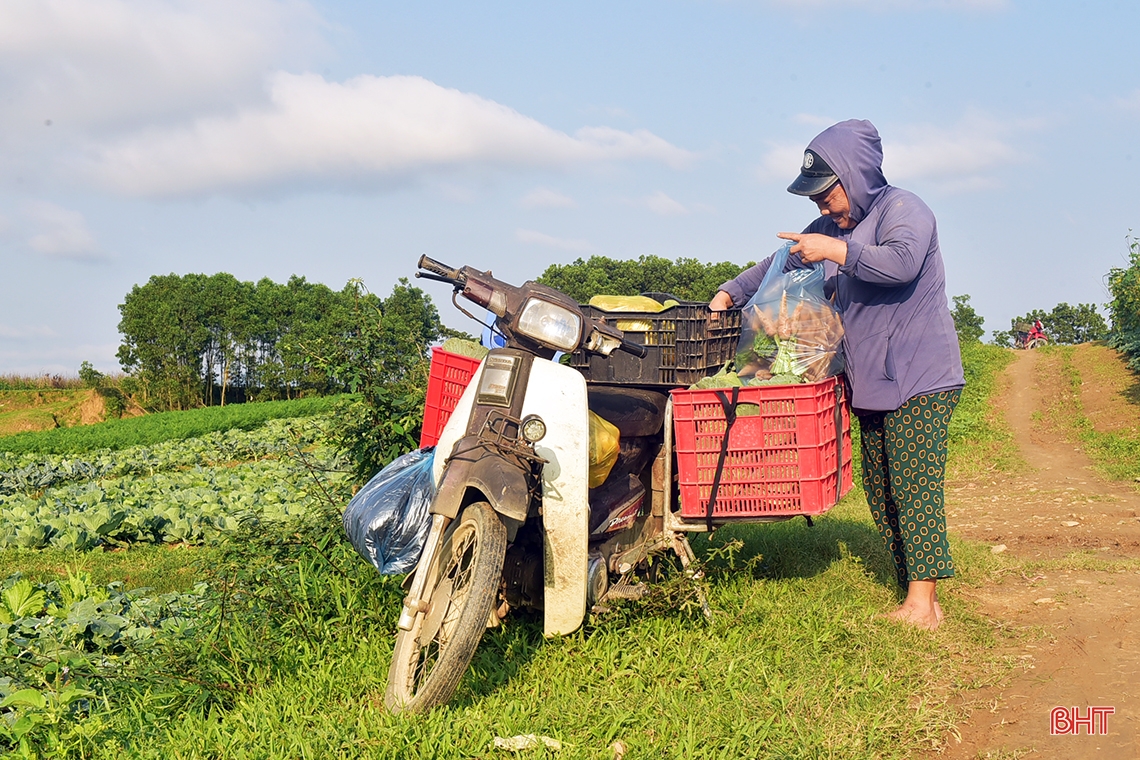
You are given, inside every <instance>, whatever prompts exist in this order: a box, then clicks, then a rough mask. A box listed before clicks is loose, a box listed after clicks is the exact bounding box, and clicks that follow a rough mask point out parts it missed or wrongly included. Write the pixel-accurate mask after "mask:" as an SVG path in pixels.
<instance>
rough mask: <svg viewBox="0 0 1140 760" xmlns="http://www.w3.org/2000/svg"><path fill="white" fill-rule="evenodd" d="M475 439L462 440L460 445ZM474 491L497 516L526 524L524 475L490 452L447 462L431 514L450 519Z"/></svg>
mask: <svg viewBox="0 0 1140 760" xmlns="http://www.w3.org/2000/svg"><path fill="white" fill-rule="evenodd" d="M468 440H470V442H471V443H474V442H475V441H476V440H477V439H476V438H475V437H472V438H470V439H463V441H461V448H463V447H462V443H463V442H465V441H468ZM472 489H474V490H475V491H478V492H479V494H481V495H482V497H483V498H485V499H486V500H487V502H488V503H489V504H490V505H491V508H492V509H494V510H495V511H496V512H498V513H499V514H501V515H504V516H506V517H509V518H511V519H512V520H514V521H516V523H519V524H521V523H523V522H525V521H526V512H527V507H528V506H529V505H530V489H529V488H528V487H527V478H526V474H525V473H524V472H523V471H522V469H521V468H520V467H519V466H518V465H517V464H515V463H513V462H508V461H507V460H505V459H503V457H501V456H499V455H498V454H496V453H495V452H494V451H493V450H491V449H484V448H480V449H475V450H473V451H472V452H471V453H470V454H462V455H460V456H457V457H453V458H452V460H451V461H450V462H449V463H448V466H447V471H446V473H445V475H444V478H443V482H441V483H440V486H439V492H438V493H436V496H435V500H434V501H432V505H431V510H430V511H431V513H432V514H433V515H445V516H447V517H451V518H454V517H455V516H456V515H458V514H459V510H460V508H462V507H463V506H464V505H465V504H469V503H470V502H472V501H475V500H476V499H475V498H472V494H471V491H472Z"/></svg>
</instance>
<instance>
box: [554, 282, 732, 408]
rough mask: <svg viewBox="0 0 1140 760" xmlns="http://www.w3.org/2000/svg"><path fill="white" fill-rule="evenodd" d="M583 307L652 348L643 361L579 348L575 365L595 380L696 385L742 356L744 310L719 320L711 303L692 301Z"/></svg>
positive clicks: (618, 353)
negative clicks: (650, 307) (712, 317)
mask: <svg viewBox="0 0 1140 760" xmlns="http://www.w3.org/2000/svg"><path fill="white" fill-rule="evenodd" d="M582 311H583V312H584V313H585V314H586V316H588V317H591V318H593V319H597V320H599V321H603V322H606V323H607V324H611V325H614V326H615V327H617V328H618V329H619V330H622V332H624V333H625V337H626V340H628V341H630V342H632V343H639V344H641V345H643V346H645V347H646V348H647V349H648V350H649V353H648V354H647V355H646V356H645V358H643V359H640V358H638V357H636V356H633V355H632V354H629V353H626V352H625V351H614V352H613V353H612V354H611V355H610V356H608V357H605V356H597V355H593V354H587V353H586V352H584V351H576V352H575V353H574V354H573V355H572V356H571V358H570V364H571V366H573V367H574V368H575V369H577V370H579V371H580V372H581V373H582V374H583V375H584V376H585V377H586V382H591V383H624V384H629V385H665V386H670V387H677V386H684V385H692V384H693V383H695V382H697V381H698V380H700V379H701V378H702V377H708V376H709V375H712V374H716V371H717V370H718V369H720V368H721V367H722V366H724V363H725V362H727V361H728V360H729V359H731V358H732V357H733V356H735V355H736V344H737V343H739V342H740V309H729V310H728V311H722V312H719V315H718V316H719V318H718V319H717V321H715V322H710V321H709V314H710V313H711V310H710V309H709V305H708V304H707V303H700V302H688V301H687V302H683V303H681V304H679V305H677V306H674V307H673V308H671V309H666V310H665V311H662V312H651V311H602V310H601V309H598V308H596V307H593V306H586V305H583V306H582Z"/></svg>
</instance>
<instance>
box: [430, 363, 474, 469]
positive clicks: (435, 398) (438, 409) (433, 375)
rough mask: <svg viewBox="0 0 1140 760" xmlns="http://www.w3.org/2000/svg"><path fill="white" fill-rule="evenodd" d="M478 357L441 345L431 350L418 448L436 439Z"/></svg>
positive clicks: (433, 443)
mask: <svg viewBox="0 0 1140 760" xmlns="http://www.w3.org/2000/svg"><path fill="white" fill-rule="evenodd" d="M481 361H482V360H480V359H472V358H471V357H470V356H463V355H461V354H453V353H451V352H450V351H444V350H443V349H442V348H438V347H437V348H433V349H432V350H431V371H430V372H429V373H428V387H427V401H426V402H425V403H424V424H423V427H422V428H421V429H420V448H424V447H425V446H434V445H436V443H438V442H439V434H440V433H442V432H443V426H444V425H446V424H447V421H448V419H450V418H451V413H452V412H453V411H455V405H456V404H458V403H459V397H460V396H462V395H463V391H465V390H467V384H468V383H470V382H471V377H472V376H473V375H474V374H475V370H476V369H477V368H478V367H479V364H480V362H481Z"/></svg>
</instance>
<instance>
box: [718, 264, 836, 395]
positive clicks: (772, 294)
mask: <svg viewBox="0 0 1140 760" xmlns="http://www.w3.org/2000/svg"><path fill="white" fill-rule="evenodd" d="M792 245H793V243H791V242H788V243H785V244H784V246H783V247H782V248H780V250H779V251H777V252H776V254H775V255H774V256H773V258H772V265H771V266H770V267H769V268H768V272H767V273H766V274H765V275H764V280H763V282H761V283H760V287H759V289H757V291H756V293H755V294H754V295H753V296H752V298H751V299H749V301H748V303H747V304H745V306H744V309H743V310H742V316H743V325H742V329H741V333H740V343H739V344H738V345H737V349H736V352H737V353H736V372H737V375H739V376H740V378H741V380H743V381H744V383H745V385H759V384H761V383H802V382H807V383H811V382H815V381H817V380H822V379H823V378H825V377H830V376H832V375H837V374H839V373H840V372H842V371H843V356H842V353H841V351H840V345H841V343H842V340H843V323H842V322H841V321H840V318H839V313H838V312H837V311H836V310H835V307H834V306H833V305H832V303H831V301H830V300H829V299H828V298H827V296H825V295H824V287H823V286H824V272H823V265H822V264H816V265H815V266H812V267H807V268H805V269H793V270H792V271H790V272H785V271H784V265H785V264H786V263H787V261H788V254H789V251H790V249H791V247H792Z"/></svg>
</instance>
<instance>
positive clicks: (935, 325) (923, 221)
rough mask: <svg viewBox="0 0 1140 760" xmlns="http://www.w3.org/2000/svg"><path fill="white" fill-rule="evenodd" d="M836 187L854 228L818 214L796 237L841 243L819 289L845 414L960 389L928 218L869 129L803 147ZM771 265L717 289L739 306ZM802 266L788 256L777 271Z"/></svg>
mask: <svg viewBox="0 0 1140 760" xmlns="http://www.w3.org/2000/svg"><path fill="white" fill-rule="evenodd" d="M808 147H809V148H810V149H811V150H814V151H815V152H816V153H818V154H819V155H820V157H822V158H823V160H824V161H826V162H827V163H828V165H829V166H830V167H831V168H832V170H833V171H834V172H835V173H836V175H837V176H838V177H839V181H840V182H842V183H843V189H844V190H845V191H846V192H847V197H848V199H849V200H850V203H851V218H852V219H853V220H855V221H856V222H857V224H856V225H855V227H854V228H853V229H850V230H841V229H839V227H837V226H836V224H835V222H833V221H832V220H831V219H829V218H828V217H827V216H820V217H819V218H818V219H816V220H815V221H814V222H812V223H811V224H809V225H808V226H807V228H806V229H805V230H804V232H805V233H806V232H818V233H822V234H824V235H829V236H831V237H834V238H839V239H840V240H844V241H846V243H847V261H846V263H845V264H843V266H839V265H838V264H836V263H835V262H833V261H825V262H823V264H824V267H825V269H824V271H825V273H826V275H827V290H828V293H829V294H834V299H835V304H836V306H837V308H838V309H839V312H840V314H841V315H842V317H843V327H844V336H843V351H844V358H845V360H846V363H847V368H846V374H847V379H848V381H849V382H850V383H851V406H852V407H854V408H855V410H856V411H858V412H874V411H893V410H895V409H898V408H899V407H901V406H902V405H903V404H904V403H906V402H907V401H908V400H910V399H912V398H914V397H915V396H921V395H924V394H927V393H937V392H939V391H947V390H953V389H956V388H962V387H963V386H964V385H965V379H964V377H963V374H962V357H961V353H960V352H959V350H958V335H957V333H956V332H955V329H954V320H953V318H952V317H951V316H950V309H949V306H948V305H947V302H946V270H945V267H944V266H943V264H942V254H941V252H940V251H939V249H938V230H937V225H936V224H935V221H934V214H933V212H931V210H930V209H929V208H928V207H927V205H926V204H925V203H923V202H922V200H920V199H919V197H918V196H916V195H915V194H914V193H910V192H907V191H906V190H901V189H899V188H897V187H892V186H891V185H888V184H887V180H886V178H885V177H884V176H883V170H882V164H883V148H882V144H881V142H880V140H879V133H878V131H876V129H875V127H874V125H872V124H871V122H869V121H858V120H854V119H853V120H851V121H844V122H840V123H839V124H836V125H834V126H832V127H828V128H827V129H826V130H824V131H823V132H822V133H820V135H819V136H818V137H816V138H815V139H814V140H812V141H811V144H810V145H808ZM771 263H772V257H771V256H769V257H768V258H766V259H764V260H763V261H761V262H760V263H759V264H757V265H756V266H754V267H751V268H750V269H747V270H745V271H744V272H742V273H741V274H740V276H738V277H737V278H736V279H734V280H730V281H729V282H726V283H725V284H723V285H721V286H720V289H721V290H723V291H725V292H726V293H728V295H729V296H731V298H732V302H733V304H735V305H737V306H743V305H744V304H745V303H747V301H748V299H749V298H751V297H752V294H753V293H755V292H756V290H757V289H758V288H759V287H760V282H761V280H763V279H764V275H765V273H766V272H767V271H768V267H769V266H770V265H771ZM803 266H806V265H805V264H804V263H803V262H801V261H800V260H799V256H797V255H795V254H793V255H792V256H789V257H788V265H787V267H786V269H792V268H795V267H803Z"/></svg>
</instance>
